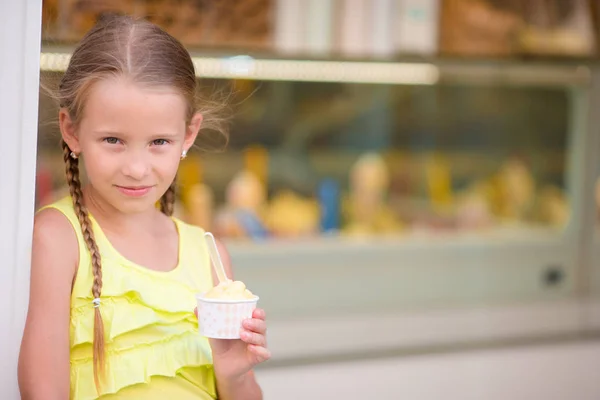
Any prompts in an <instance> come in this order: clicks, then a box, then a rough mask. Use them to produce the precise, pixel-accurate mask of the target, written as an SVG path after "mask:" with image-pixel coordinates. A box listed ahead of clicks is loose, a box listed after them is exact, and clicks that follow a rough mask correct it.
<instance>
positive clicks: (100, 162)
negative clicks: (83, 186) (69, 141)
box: [83, 152, 117, 184]
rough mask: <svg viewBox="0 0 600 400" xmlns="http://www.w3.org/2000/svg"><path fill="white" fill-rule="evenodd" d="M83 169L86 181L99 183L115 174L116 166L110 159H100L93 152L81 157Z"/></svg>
mask: <svg viewBox="0 0 600 400" xmlns="http://www.w3.org/2000/svg"><path fill="white" fill-rule="evenodd" d="M83 167H84V168H85V173H86V175H87V177H88V180H89V181H90V182H91V183H96V184H97V183H100V182H101V181H103V180H105V179H107V178H108V177H110V176H113V175H114V174H115V171H116V169H117V166H116V165H115V162H114V160H112V159H110V157H101V156H99V155H96V154H94V153H93V152H87V153H85V154H84V156H83Z"/></svg>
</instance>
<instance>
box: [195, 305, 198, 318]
mask: <svg viewBox="0 0 600 400" xmlns="http://www.w3.org/2000/svg"><path fill="white" fill-rule="evenodd" d="M194 315H195V316H196V318H198V307H196V308H194Z"/></svg>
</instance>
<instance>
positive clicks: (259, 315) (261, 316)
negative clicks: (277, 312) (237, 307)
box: [252, 308, 267, 321]
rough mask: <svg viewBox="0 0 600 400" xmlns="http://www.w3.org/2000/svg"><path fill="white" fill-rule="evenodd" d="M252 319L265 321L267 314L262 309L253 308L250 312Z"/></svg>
mask: <svg viewBox="0 0 600 400" xmlns="http://www.w3.org/2000/svg"><path fill="white" fill-rule="evenodd" d="M252 318H256V319H262V320H263V321H265V320H266V319H267V314H266V313H265V310H263V309H262V308H255V309H254V311H253V312H252Z"/></svg>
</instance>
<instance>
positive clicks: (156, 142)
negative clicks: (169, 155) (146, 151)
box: [152, 139, 169, 146]
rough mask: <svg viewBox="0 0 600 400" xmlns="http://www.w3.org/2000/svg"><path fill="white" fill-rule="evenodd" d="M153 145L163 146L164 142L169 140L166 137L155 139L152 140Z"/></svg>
mask: <svg viewBox="0 0 600 400" xmlns="http://www.w3.org/2000/svg"><path fill="white" fill-rule="evenodd" d="M152 144H153V145H154V146H164V145H165V144H169V141H168V140H166V139H156V140H153V141H152Z"/></svg>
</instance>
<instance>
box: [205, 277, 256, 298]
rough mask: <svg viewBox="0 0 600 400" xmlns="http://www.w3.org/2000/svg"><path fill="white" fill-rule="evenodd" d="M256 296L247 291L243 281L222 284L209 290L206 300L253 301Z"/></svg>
mask: <svg viewBox="0 0 600 400" xmlns="http://www.w3.org/2000/svg"><path fill="white" fill-rule="evenodd" d="M255 297H256V296H254V294H252V292H251V291H250V290H248V289H246V285H245V284H244V283H243V282H241V281H231V280H230V281H227V282H221V283H219V284H218V285H217V286H215V287H213V288H212V289H211V290H209V291H208V292H207V293H206V294H205V295H204V298H206V299H220V300H242V299H253V298H255Z"/></svg>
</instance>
